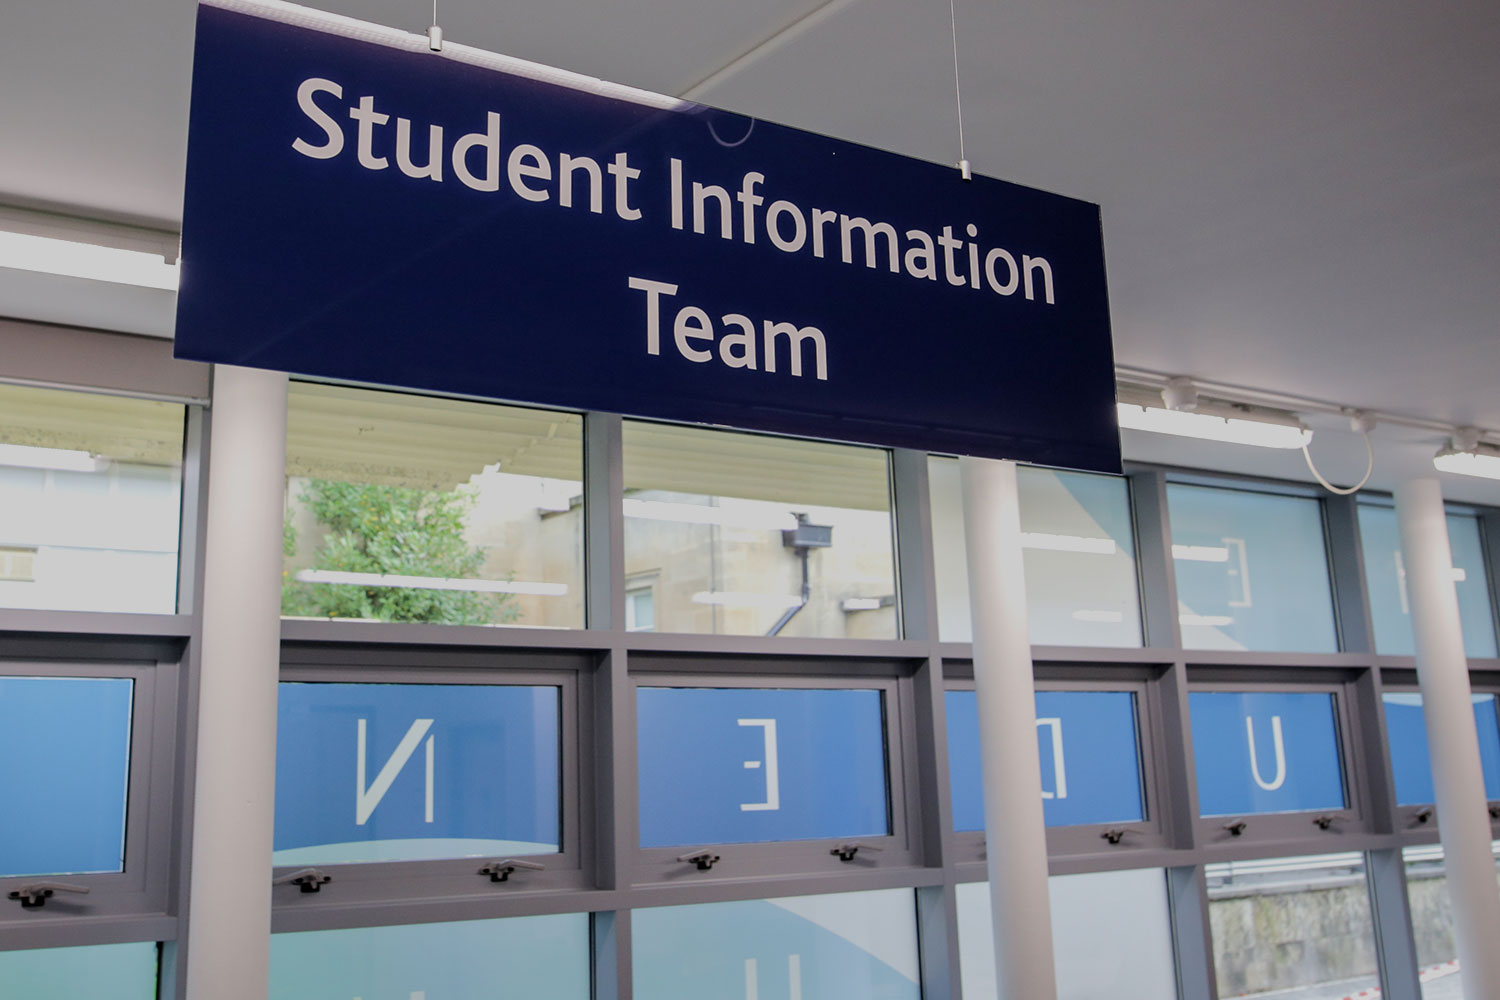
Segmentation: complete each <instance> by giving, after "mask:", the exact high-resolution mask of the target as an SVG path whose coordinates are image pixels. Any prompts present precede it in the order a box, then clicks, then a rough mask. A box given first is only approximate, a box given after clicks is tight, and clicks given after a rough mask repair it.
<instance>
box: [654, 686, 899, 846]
mask: <svg viewBox="0 0 1500 1000" xmlns="http://www.w3.org/2000/svg"><path fill="white" fill-rule="evenodd" d="M636 713H637V718H638V723H639V726H638V733H639V743H638V754H639V762H640V812H641V846H642V847H667V846H677V845H688V844H715V843H725V844H727V843H752V842H764V841H773V840H811V839H816V838H821V837H857V836H880V835H883V834H887V833H889V832H890V820H889V816H888V813H889V809H888V806H887V793H886V770H885V726H884V719H883V714H884V713H883V710H882V705H881V693H880V692H879V691H817V690H789V689H778V690H760V689H751V688H734V689H730V688H714V689H706V688H641V689H640V690H639V692H638V693H637V700H636Z"/></svg>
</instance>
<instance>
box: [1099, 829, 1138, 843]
mask: <svg viewBox="0 0 1500 1000" xmlns="http://www.w3.org/2000/svg"><path fill="white" fill-rule="evenodd" d="M1134 832H1135V831H1134V830H1127V829H1125V828H1124V827H1123V826H1112V827H1110V828H1109V829H1108V830H1105V831H1104V832H1103V833H1101V834H1099V836H1100V837H1102V838H1104V839H1105V840H1107V841H1109V842H1110V843H1111V844H1118V843H1119V842H1120V841H1122V840H1124V839H1125V835H1126V834H1127V833H1134Z"/></svg>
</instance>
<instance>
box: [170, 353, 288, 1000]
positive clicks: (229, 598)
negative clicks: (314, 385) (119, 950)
mask: <svg viewBox="0 0 1500 1000" xmlns="http://www.w3.org/2000/svg"><path fill="white" fill-rule="evenodd" d="M286 401H287V378H286V376H285V375H283V374H279V373H275V372H264V371H257V370H253V369H249V368H233V367H228V366H224V365H219V366H216V367H215V368H214V392H213V411H212V419H211V422H210V426H211V434H212V437H211V440H210V445H209V462H208V477H209V478H208V514H207V529H206V542H205V550H204V558H205V565H204V570H203V604H202V609H203V639H202V645H201V648H200V658H199V659H200V664H201V675H200V681H199V688H198V762H197V779H196V783H195V786H194V787H195V792H194V799H193V864H192V871H191V878H192V882H191V889H190V895H189V909H188V938H187V947H188V968H187V995H188V997H189V1000H266V995H267V989H268V987H267V973H268V966H269V955H270V932H271V832H272V810H273V808H274V806H275V784H276V675H277V669H278V666H279V663H280V652H281V650H280V639H281V521H282V508H283V505H284V503H285V499H284V496H283V493H284V491H285V476H286V472H285V468H286Z"/></svg>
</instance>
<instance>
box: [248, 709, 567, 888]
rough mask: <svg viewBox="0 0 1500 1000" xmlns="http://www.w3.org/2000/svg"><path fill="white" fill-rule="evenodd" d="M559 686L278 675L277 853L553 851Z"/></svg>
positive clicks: (311, 861) (358, 857) (370, 855)
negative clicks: (320, 680) (329, 680)
mask: <svg viewBox="0 0 1500 1000" xmlns="http://www.w3.org/2000/svg"><path fill="white" fill-rule="evenodd" d="M559 702H560V698H559V694H558V689H557V688H555V687H520V686H501V685H457V684H446V685H445V684H300V683H283V684H282V685H281V686H280V701H279V704H278V705H277V712H276V720H277V722H276V724H277V731H276V835H275V854H274V856H273V857H274V861H275V863H276V864H278V865H322V864H338V863H340V862H355V861H412V860H419V859H426V858H458V857H479V856H491V855H506V854H548V853H555V852H556V851H557V850H558V845H559V843H560V839H559V837H560V834H559V825H560V820H559V816H560V812H561V810H560V802H561V799H560V796H561V791H560V788H561V786H560V783H559V782H560V777H559V775H560V769H559V762H558V748H559V745H560V744H559V733H558V725H559V716H558V711H559Z"/></svg>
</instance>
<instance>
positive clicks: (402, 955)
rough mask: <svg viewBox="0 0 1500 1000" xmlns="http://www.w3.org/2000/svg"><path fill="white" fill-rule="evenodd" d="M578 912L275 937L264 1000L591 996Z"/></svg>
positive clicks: (583, 922)
mask: <svg viewBox="0 0 1500 1000" xmlns="http://www.w3.org/2000/svg"><path fill="white" fill-rule="evenodd" d="M589 991H590V976H589V918H588V915H587V914H584V913H566V914H560V915H556V916H541V917H506V918H503V919H500V920H466V921H461V922H454V923H440V924H411V925H406V926H398V927H359V928H353V929H349V930H336V931H304V932H299V933H295V934H273V935H271V989H270V1000H349V998H351V997H358V998H360V1000H413V998H418V1000H420V998H423V997H425V998H427V1000H471V998H473V1000H478V998H481V997H482V998H484V1000H542V998H545V1000H589Z"/></svg>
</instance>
